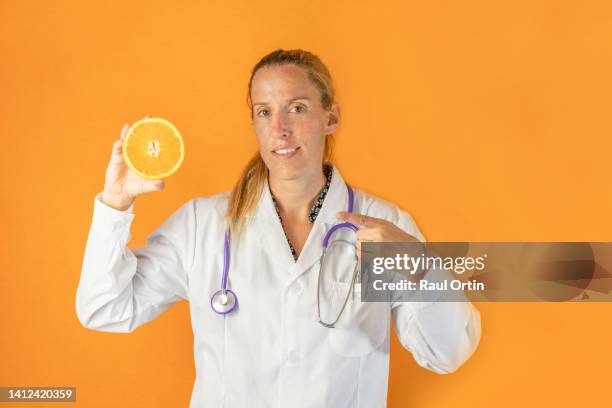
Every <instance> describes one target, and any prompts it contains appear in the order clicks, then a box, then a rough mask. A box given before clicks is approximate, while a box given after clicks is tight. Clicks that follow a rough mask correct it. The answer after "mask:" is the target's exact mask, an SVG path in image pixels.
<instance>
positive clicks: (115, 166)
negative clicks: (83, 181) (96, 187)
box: [102, 123, 164, 211]
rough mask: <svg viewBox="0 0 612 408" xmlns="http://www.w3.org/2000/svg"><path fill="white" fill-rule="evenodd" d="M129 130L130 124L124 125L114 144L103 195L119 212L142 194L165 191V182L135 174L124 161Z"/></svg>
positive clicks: (103, 199) (103, 198)
mask: <svg viewBox="0 0 612 408" xmlns="http://www.w3.org/2000/svg"><path fill="white" fill-rule="evenodd" d="M128 129H129V124H127V123H126V124H125V125H123V128H122V129H121V137H120V139H119V140H117V141H115V143H113V152H112V154H111V158H110V162H109V163H108V167H107V168H106V179H105V180H104V191H103V193H102V201H103V202H104V203H105V204H106V205H108V206H110V207H112V208H114V209H116V210H119V211H125V210H127V209H128V208H129V207H130V205H132V203H133V202H134V199H135V198H136V197H137V196H139V195H140V194H143V193H148V192H150V191H161V190H163V189H164V181H163V180H147V179H145V178H143V177H141V176H139V175H138V174H136V173H134V172H133V171H132V170H131V169H130V168H129V167H128V166H127V164H126V163H125V161H124V160H123V154H122V146H123V139H125V135H126V134H127V131H128Z"/></svg>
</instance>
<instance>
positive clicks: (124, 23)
mask: <svg viewBox="0 0 612 408" xmlns="http://www.w3.org/2000/svg"><path fill="white" fill-rule="evenodd" d="M611 40H612V5H611V4H610V2H607V1H603V0H602V1H592V0H590V1H580V2H577V1H567V0H566V1H559V0H554V1H553V0H547V1H544V0H541V1H537V0H518V1H509V0H502V1H485V0H480V1H478V0H464V1H443V0H433V1H415V0H410V1H377V2H372V1H356V0H352V1H348V0H345V1H335V2H331V1H322V0H310V1H301V2H294V1H292V2H280V1H276V0H270V1H266V2H257V1H252V0H251V1H248V0H242V1H234V2H229V1H200V2H197V1H174V2H169V1H132V2H126V1H116V0H113V1H104V2H83V1H67V0H63V1H53V2H45V1H37V2H34V1H17V0H2V1H1V2H0V61H1V62H0V94H1V96H0V135H1V137H2V139H1V140H2V144H1V149H0V174H1V177H2V184H1V187H0V188H1V190H0V191H1V194H2V196H1V200H0V203H1V204H0V205H1V207H0V222H1V225H2V244H1V245H0V254H1V257H0V271H1V272H0V273H1V280H0V358H1V361H0V385H4V386H51V385H54V386H76V387H77V400H78V402H77V403H76V404H67V405H66V406H82V407H108V406H125V407H127V406H129V407H181V406H187V404H188V401H189V398H190V394H191V388H192V386H193V380H194V366H193V354H192V352H193V345H192V341H193V337H192V332H191V328H190V321H189V310H188V304H187V303H185V302H183V303H180V304H178V305H175V306H174V307H172V308H171V309H170V310H169V311H168V312H166V313H165V314H164V315H162V316H161V317H160V318H158V319H157V320H156V321H154V322H152V323H149V324H147V325H144V326H142V327H141V328H139V329H138V330H136V331H135V332H134V333H131V334H129V335H125V334H109V333H99V332H93V331H89V330H86V329H84V328H83V327H81V326H80V324H79V322H78V320H77V317H76V314H75V306H74V303H75V291H76V286H77V283H78V280H79V275H80V268H81V262H82V257H83V251H84V247H85V242H86V238H87V231H88V228H89V223H90V221H91V215H92V207H93V199H94V196H95V194H96V193H97V192H99V191H101V189H102V186H103V181H104V170H105V168H106V164H107V161H108V158H109V155H110V151H111V144H112V142H113V141H114V140H115V139H116V138H118V136H119V131H120V129H121V126H122V125H123V123H125V122H133V121H135V120H137V119H140V118H142V117H144V116H145V115H152V116H162V117H165V118H168V119H170V120H171V121H172V122H173V123H174V124H176V125H177V126H178V128H179V129H180V130H181V132H182V133H183V136H184V138H185V142H186V158H185V161H184V164H183V166H182V168H181V169H180V171H179V172H178V173H177V174H175V175H174V176H172V177H171V178H169V179H167V180H166V189H165V190H164V191H163V192H162V193H153V194H149V195H146V196H143V197H141V198H139V199H138V201H137V203H136V207H135V212H136V219H135V222H134V224H133V228H132V241H131V243H130V246H131V247H136V246H140V245H142V244H144V243H145V238H146V236H147V234H148V233H150V232H152V231H153V230H154V229H155V228H156V227H157V226H159V224H160V223H161V222H162V221H163V220H164V219H166V218H167V217H168V216H169V215H170V214H171V213H172V212H173V211H174V210H175V209H176V208H177V207H179V206H180V205H181V204H182V203H184V202H185V201H187V200H188V199H190V198H192V197H194V196H206V195H210V194H213V193H217V192H220V191H225V190H228V189H229V188H230V187H231V185H232V183H233V182H234V181H235V180H236V178H237V176H238V174H239V172H240V170H241V168H242V167H243V166H244V164H245V163H246V161H247V159H248V158H249V157H250V156H251V155H252V153H253V152H254V151H255V149H256V145H255V140H254V136H253V133H252V130H251V128H250V122H249V116H248V110H247V108H246V102H245V96H246V86H247V80H248V76H249V71H250V69H251V67H252V66H253V64H255V63H256V62H257V60H258V59H259V58H260V57H261V56H263V55H264V54H266V53H268V52H269V51H272V50H274V49H276V48H287V49H288V48H303V49H307V50H310V51H313V52H315V53H316V54H318V55H319V56H320V57H321V58H322V59H323V61H324V62H326V64H327V65H328V66H329V68H330V70H331V71H332V74H333V76H334V78H335V83H336V88H337V92H338V97H339V101H340V104H341V107H342V120H343V122H342V125H341V130H340V131H339V132H338V133H337V134H336V141H337V143H336V148H335V153H334V154H335V163H336V164H337V165H338V167H339V168H340V170H341V171H342V173H343V175H344V176H345V178H346V179H347V180H348V181H349V182H350V183H352V184H353V185H355V186H357V187H358V188H361V189H364V190H366V191H368V192H370V193H373V194H376V195H378V196H380V197H383V198H385V199H388V200H391V201H393V202H395V203H397V204H398V205H400V206H401V207H402V208H404V209H405V210H407V211H409V212H410V213H411V214H412V215H413V216H414V218H415V219H416V221H417V223H418V224H419V226H420V227H421V229H422V231H423V232H424V234H425V236H426V237H427V238H428V240H430V241H612V217H611V216H610V213H611V210H612V188H611V187H612V186H611V185H612V170H611V169H610V152H611V151H612V139H611V138H610V135H611V130H612V116H611V115H610V111H611V108H612V102H611V101H612V98H611V97H610V95H611V90H612V79H611V78H612V77H611V75H610V72H611V70H612V47H610V44H611ZM202 296H207V294H202ZM477 307H478V308H479V310H480V311H481V313H482V325H483V335H482V340H481V343H480V346H479V348H478V350H477V351H476V353H475V355H474V356H473V357H472V358H471V360H469V361H468V362H467V363H466V364H465V365H464V366H463V367H462V368H461V369H460V370H459V371H458V372H457V373H454V374H451V375H448V376H439V375H436V374H433V373H430V372H428V371H426V370H424V369H422V368H420V367H419V366H417V364H416V363H415V362H414V361H413V359H412V356H411V355H410V354H409V353H408V352H407V351H405V350H404V349H402V347H401V346H400V345H399V343H398V342H397V340H395V337H394V339H393V342H392V357H391V372H390V382H389V407H442V406H453V407H490V406H494V407H514V406H551V407H553V406H554V407H558V406H575V405H580V406H604V405H609V404H610V397H609V383H610V380H609V372H608V369H609V367H612V347H611V346H612V324H611V323H610V321H611V320H610V319H611V316H612V313H611V312H612V305H611V304H609V303H599V304H584V303H558V304H553V303H539V304H535V303H514V304H513V303H505V304H501V303H500V304H495V303H479V304H477ZM211 335H214V333H211ZM304 386H305V387H307V386H308V384H304ZM4 405H6V404H2V403H0V406H4ZM28 405H29V404H22V405H20V406H28ZM34 405H35V404H31V405H29V406H34ZM60 405H61V404H57V403H56V404H55V405H54V406H60ZM37 406H42V405H41V404H39V405H37ZM45 406H47V405H45Z"/></svg>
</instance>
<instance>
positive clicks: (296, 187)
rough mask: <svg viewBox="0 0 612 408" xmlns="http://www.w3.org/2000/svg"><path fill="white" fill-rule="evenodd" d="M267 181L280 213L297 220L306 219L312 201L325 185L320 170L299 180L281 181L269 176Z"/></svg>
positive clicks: (321, 170)
mask: <svg viewBox="0 0 612 408" xmlns="http://www.w3.org/2000/svg"><path fill="white" fill-rule="evenodd" d="M268 180H269V183H270V190H271V191H272V194H274V199H275V200H276V203H277V205H278V208H279V210H280V211H281V213H282V214H283V215H285V216H287V217H290V218H294V217H296V218H297V219H307V217H308V212H309V211H310V208H311V207H312V205H313V203H314V200H315V199H316V198H317V196H318V195H319V193H320V192H321V190H322V189H323V186H324V185H325V175H324V174H323V169H322V168H320V169H319V170H318V171H314V172H313V173H311V174H307V175H304V177H300V178H299V179H294V180H282V179H277V178H275V177H274V176H273V175H272V174H270V175H269V179H268Z"/></svg>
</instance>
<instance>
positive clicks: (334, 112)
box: [325, 103, 340, 135]
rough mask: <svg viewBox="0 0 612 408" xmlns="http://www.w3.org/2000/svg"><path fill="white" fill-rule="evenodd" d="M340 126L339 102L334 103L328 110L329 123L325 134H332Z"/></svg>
mask: <svg viewBox="0 0 612 408" xmlns="http://www.w3.org/2000/svg"><path fill="white" fill-rule="evenodd" d="M338 126H340V106H339V105H338V104H337V103H334V104H332V106H331V108H330V109H329V112H328V120H327V125H325V134H326V135H331V134H332V133H334V132H335V131H336V130H337V129H338Z"/></svg>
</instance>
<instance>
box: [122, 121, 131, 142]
mask: <svg viewBox="0 0 612 408" xmlns="http://www.w3.org/2000/svg"><path fill="white" fill-rule="evenodd" d="M129 128H130V124H129V123H126V124H125V125H123V127H122V128H121V137H120V139H121V140H123V139H125V136H126V135H127V132H128V129H129Z"/></svg>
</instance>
